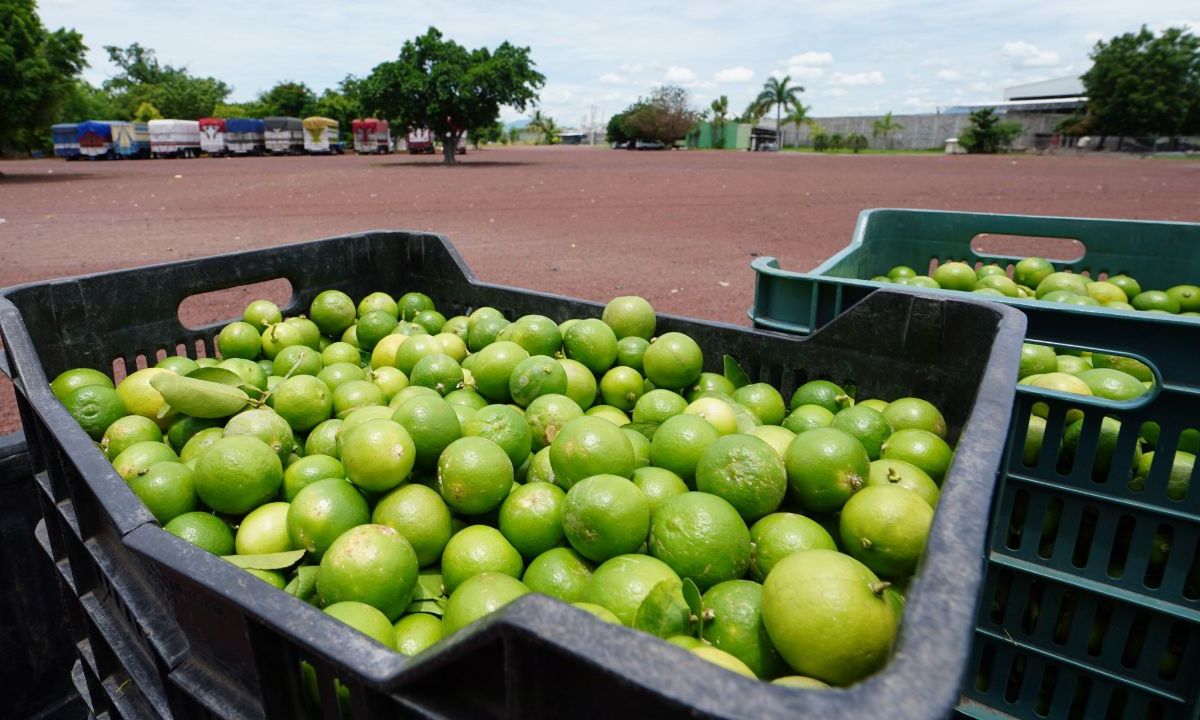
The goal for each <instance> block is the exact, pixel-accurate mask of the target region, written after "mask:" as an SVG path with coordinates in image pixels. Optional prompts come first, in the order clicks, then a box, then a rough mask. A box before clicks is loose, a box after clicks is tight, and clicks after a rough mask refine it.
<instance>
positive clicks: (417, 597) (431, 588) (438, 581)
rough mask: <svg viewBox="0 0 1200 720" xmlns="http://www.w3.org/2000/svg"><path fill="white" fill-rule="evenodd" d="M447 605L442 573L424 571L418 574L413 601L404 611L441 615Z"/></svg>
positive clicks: (406, 612)
mask: <svg viewBox="0 0 1200 720" xmlns="http://www.w3.org/2000/svg"><path fill="white" fill-rule="evenodd" d="M445 607H446V596H445V595H443V594H442V575H441V573H434V572H423V573H421V574H420V575H418V576H417V587H416V588H415V589H414V590H413V597H412V602H411V603H409V605H408V607H406V608H405V609H404V613H405V614H408V613H414V612H423V613H429V614H431V615H437V616H438V617H441V616H442V612H443V611H444V609H445Z"/></svg>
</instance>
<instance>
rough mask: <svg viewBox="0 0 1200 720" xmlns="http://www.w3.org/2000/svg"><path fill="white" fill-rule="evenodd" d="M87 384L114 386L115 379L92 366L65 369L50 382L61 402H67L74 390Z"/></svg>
mask: <svg viewBox="0 0 1200 720" xmlns="http://www.w3.org/2000/svg"><path fill="white" fill-rule="evenodd" d="M87 385H98V386H100V387H106V388H112V387H113V381H112V379H110V378H109V377H108V376H107V375H105V374H104V373H102V372H100V371H99V370H93V369H92V368H74V369H71V370H67V371H64V372H62V373H60V374H59V375H58V377H56V378H54V381H53V382H51V383H50V392H52V393H54V397H56V398H58V401H59V402H66V399H67V397H68V396H69V395H70V394H71V393H72V392H74V391H76V390H78V389H79V388H81V387H85V386H87Z"/></svg>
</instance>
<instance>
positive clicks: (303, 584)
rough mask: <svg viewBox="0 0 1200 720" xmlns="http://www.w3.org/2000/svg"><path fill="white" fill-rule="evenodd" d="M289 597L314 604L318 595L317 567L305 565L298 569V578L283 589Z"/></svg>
mask: <svg viewBox="0 0 1200 720" xmlns="http://www.w3.org/2000/svg"><path fill="white" fill-rule="evenodd" d="M283 591H284V592H286V593H287V594H289V595H295V596H296V597H298V598H300V599H301V600H303V601H304V602H312V599H313V598H315V597H316V594H317V566H316V565H305V566H303V567H300V568H297V569H296V577H294V578H292V581H291V582H290V583H288V584H287V587H285V588H284V589H283Z"/></svg>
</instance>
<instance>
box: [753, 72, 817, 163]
mask: <svg viewBox="0 0 1200 720" xmlns="http://www.w3.org/2000/svg"><path fill="white" fill-rule="evenodd" d="M791 82H792V77H791V75H784V76H783V77H781V78H777V77H769V78H767V81H766V82H765V83H763V89H762V91H761V92H760V93H759V94H758V97H756V98H755V99H754V102H753V103H751V105H752V106H756V107H757V109H758V110H759V111H760V112H761V114H762V115H765V114H767V112H769V111H770V109H771V108H772V107H774V108H775V130H776V131H777V132H778V133H779V144H778V147H783V126H782V125H781V124H780V123H781V118H782V116H783V111H784V110H785V109H789V110H790V109H791V108H795V107H796V106H797V105H801V102H800V93H802V92H804V88H803V87H802V86H800V85H792V84H791Z"/></svg>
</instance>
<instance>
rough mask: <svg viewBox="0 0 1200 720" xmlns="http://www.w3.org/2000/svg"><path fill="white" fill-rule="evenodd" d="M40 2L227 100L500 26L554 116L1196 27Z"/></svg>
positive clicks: (690, 10)
mask: <svg viewBox="0 0 1200 720" xmlns="http://www.w3.org/2000/svg"><path fill="white" fill-rule="evenodd" d="M39 13H40V15H41V17H42V21H43V22H44V23H45V25H46V26H47V27H50V28H58V27H62V26H66V27H73V28H75V29H76V30H78V31H79V32H81V33H83V36H84V41H85V43H86V44H87V45H88V47H89V48H90V51H89V54H88V58H89V61H90V63H91V67H90V68H89V69H88V70H87V71H85V73H84V77H85V78H86V79H87V80H89V81H91V82H93V83H97V84H98V83H100V82H102V81H103V80H104V79H106V78H107V77H110V76H111V75H112V74H113V72H114V68H113V67H112V66H111V65H109V63H108V62H107V59H106V56H105V53H104V50H103V47H104V46H105V45H118V46H127V45H129V44H131V43H134V42H138V43H141V44H142V45H143V46H145V47H149V48H153V49H154V50H155V51H156V52H157V55H158V58H159V60H160V62H163V63H167V64H171V65H175V66H186V67H187V68H188V70H189V71H190V72H191V73H192V74H195V75H201V76H204V75H211V76H213V77H216V78H219V79H221V80H224V81H225V82H227V83H229V84H230V85H231V86H232V87H233V95H232V96H231V100H233V101H242V100H250V99H252V98H254V97H255V96H256V95H257V94H258V93H259V92H261V91H263V90H266V89H267V88H269V87H271V86H272V85H273V84H275V83H276V82H278V81H281V80H295V81H299V82H304V83H306V84H307V85H308V86H309V87H311V88H313V89H314V90H315V91H317V92H318V93H319V92H320V91H321V90H323V89H324V88H326V87H332V86H335V85H336V84H337V82H338V81H339V80H341V79H342V78H343V77H344V76H345V75H346V74H348V73H350V74H354V75H359V76H365V75H367V74H369V73H370V71H371V68H372V67H374V66H375V65H376V64H378V63H380V62H384V61H387V60H391V59H394V58H395V57H396V55H397V53H398V52H399V49H400V46H401V45H402V44H403V42H404V40H406V39H408V38H411V37H414V36H416V35H419V34H421V33H423V32H424V31H425V30H426V28H428V27H429V26H430V25H434V26H436V27H438V28H439V29H440V30H441V31H442V32H443V34H444V35H446V36H447V37H449V38H452V39H454V40H455V41H457V42H459V43H460V44H462V45H466V46H467V47H471V48H475V47H479V46H487V47H495V46H496V45H498V44H499V43H501V42H503V41H505V40H508V41H510V42H512V43H514V44H517V45H523V46H528V47H529V48H531V54H532V57H533V59H534V61H535V62H536V63H537V66H538V69H539V70H540V71H541V72H542V73H543V74H544V75H545V76H546V85H545V87H544V88H542V90H541V93H540V96H541V98H540V102H541V108H542V110H543V112H544V113H546V114H548V115H550V116H551V117H553V118H554V119H555V120H556V121H557V123H558V124H559V125H560V126H563V127H581V126H584V125H586V124H588V123H590V122H591V121H592V120H591V119H592V118H595V121H596V122H598V123H601V124H602V123H603V122H604V121H605V120H606V119H607V118H608V117H609V116H611V115H612V114H614V113H616V112H620V111H621V110H622V109H624V108H625V107H627V106H628V105H629V104H630V103H632V102H633V101H635V100H636V99H637V98H638V97H640V96H644V95H646V94H648V93H649V92H650V91H651V90H652V89H653V88H654V87H656V86H658V85H661V84H664V83H671V84H675V85H681V86H683V87H686V88H688V89H689V90H690V92H691V94H692V100H693V104H694V105H695V106H696V107H697V108H706V107H708V104H709V103H710V102H711V101H712V100H713V99H715V98H716V97H718V96H720V95H728V96H729V101H730V108H731V110H733V111H734V113H740V111H741V110H742V109H743V108H744V107H745V106H746V105H747V104H748V102H749V101H750V100H751V99H752V98H753V97H754V96H755V95H756V94H757V93H758V91H759V90H760V89H761V88H762V84H763V82H764V80H765V79H766V78H767V77H769V76H771V75H775V76H783V75H788V76H790V77H791V79H792V81H793V83H798V84H800V85H802V86H803V87H804V89H805V91H804V93H803V94H802V95H801V98H802V100H803V102H804V104H805V105H807V106H809V107H810V115H812V116H814V117H829V116H836V115H875V114H882V113H884V112H888V111H891V112H894V113H896V114H907V113H919V112H934V111H935V110H936V109H937V108H942V107H946V106H952V105H962V104H977V103H987V102H997V101H1000V100H1002V99H1003V90H1004V88H1005V87H1009V86H1012V85H1018V84H1022V83H1026V82H1034V81H1037V80H1044V79H1048V78H1053V77H1061V76H1066V75H1078V74H1080V73H1082V72H1083V71H1085V70H1086V69H1087V67H1088V59H1087V58H1088V54H1089V52H1090V50H1091V49H1092V47H1093V46H1094V45H1095V43H1096V41H1098V40H1101V39H1107V38H1111V37H1113V36H1115V35H1119V34H1122V33H1125V32H1131V31H1135V30H1137V29H1138V28H1139V27H1140V26H1141V25H1142V24H1146V25H1148V26H1150V27H1151V28H1156V29H1161V28H1164V27H1168V26H1172V25H1181V24H1187V25H1190V27H1191V28H1192V32H1195V33H1200V6H1198V5H1197V3H1196V0H1145V1H1144V2H1128V0H1089V1H1088V2H1077V1H1072V2H1061V1H1058V0H1001V1H1000V2H988V3H984V2H971V1H970V0H905V1H904V2H895V1H892V0H855V2H852V3H844V2H821V3H814V2H791V3H789V2H786V1H785V2H778V1H776V2H759V1H758V0H737V1H731V0H724V1H719V2H718V1H714V0H688V1H687V2H685V3H672V2H662V1H660V0H643V1H642V2H638V1H636V0H612V1H611V2H607V3H602V2H592V3H574V2H569V1H568V2H563V1H559V2H547V1H546V0H520V1H519V2H508V3H497V2H493V1H491V0H458V1H457V2H441V1H440V0H433V1H427V2H421V3H416V2H411V1H409V2H394V1H393V2H378V1H376V2H371V1H367V0H333V1H331V0H287V1H286V2H271V3H265V2H255V1H254V0H204V1H197V2H182V3H180V2H172V3H164V2H161V1H160V2H147V1H145V0H101V1H100V2H96V0H42V1H41V2H40V3H39ZM524 114H525V115H528V111H527V112H526V113H524ZM521 116H522V114H521V113H517V112H515V111H513V110H512V109H509V108H506V109H505V110H504V111H503V112H502V119H503V120H505V121H513V120H517V119H519V118H520V117H521Z"/></svg>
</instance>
